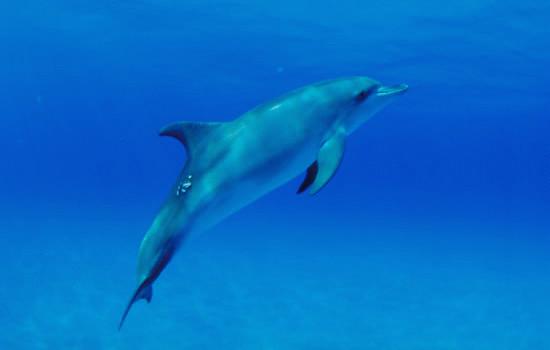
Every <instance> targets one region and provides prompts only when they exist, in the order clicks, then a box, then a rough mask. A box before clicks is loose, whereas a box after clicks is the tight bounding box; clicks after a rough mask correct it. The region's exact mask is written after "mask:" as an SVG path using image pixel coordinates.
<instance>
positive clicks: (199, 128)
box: [160, 122, 223, 155]
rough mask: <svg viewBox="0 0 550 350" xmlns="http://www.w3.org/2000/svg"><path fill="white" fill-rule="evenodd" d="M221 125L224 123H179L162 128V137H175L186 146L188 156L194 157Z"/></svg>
mask: <svg viewBox="0 0 550 350" xmlns="http://www.w3.org/2000/svg"><path fill="white" fill-rule="evenodd" d="M221 125H223V123H217V122H210V123H204V122H177V123H173V124H170V125H167V126H165V127H164V128H162V129H161V130H160V136H172V137H175V138H176V139H178V140H179V141H180V142H181V143H182V144H183V145H184V146H185V149H186V150H187V152H188V155H192V154H193V153H194V152H195V150H196V149H197V148H198V147H199V145H200V143H201V142H203V141H204V140H205V139H207V138H208V137H209V136H210V135H211V134H212V132H213V131H214V130H215V129H217V128H219V127H220V126H221Z"/></svg>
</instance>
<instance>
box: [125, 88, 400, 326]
mask: <svg viewBox="0 0 550 350" xmlns="http://www.w3.org/2000/svg"><path fill="white" fill-rule="evenodd" d="M407 88H408V87H407V85H404V84H403V85H397V86H383V85H381V84H380V83H379V82H377V81H375V80H372V79H369V78H367V77H352V78H343V79H336V80H330V81H324V82H320V83H316V84H313V85H309V86H306V87H303V88H301V89H298V90H295V91H293V92H290V93H288V94H287V95H284V96H282V97H279V98H277V99H275V100H273V101H271V102H268V103H265V104H263V105H260V106H258V107H256V108H254V109H252V110H251V111H249V112H247V113H245V114H243V115H242V116H240V117H239V118H237V119H235V120H233V121H231V122H225V123H202V122H198V123H194V122H179V123H175V124H172V125H169V126H167V127H165V128H164V129H162V130H161V132H160V134H161V135H163V136H172V137H175V138H176V139H178V140H179V141H180V142H181V143H183V145H184V146H185V148H186V150H187V162H186V164H185V166H184V168H183V170H182V171H181V173H180V175H179V177H178V180H177V182H176V184H175V185H174V187H173V188H172V190H171V191H170V194H169V196H168V199H167V200H166V203H165V204H164V205H163V207H162V208H161V210H160V212H159V213H158V215H157V217H156V218H155V220H154V221H153V224H152V225H151V227H150V228H149V230H148V231H147V233H146V235H145V237H144V238H143V241H142V242H141V246H140V249H139V257H138V264H137V288H136V290H135V292H134V294H133V295H132V297H131V298H130V301H129V303H128V306H127V307H126V309H125V311H124V314H123V315H122V318H121V320H120V324H119V329H120V328H121V327H122V324H123V323H124V320H125V318H126V316H127V314H128V311H129V310H130V308H131V306H132V305H133V304H134V303H135V302H136V301H137V300H139V299H146V300H147V301H148V302H149V301H151V297H152V284H153V282H155V280H156V279H157V278H158V277H159V275H160V273H161V272H162V270H163V269H164V268H165V267H166V265H167V264H168V263H169V262H170V260H171V259H172V257H173V255H174V253H175V252H176V251H177V250H178V248H179V247H180V245H181V243H182V241H183V240H184V238H186V237H187V236H189V235H190V234H191V233H196V232H200V231H204V230H206V229H208V228H210V227H212V226H213V225H215V224H217V223H218V222H220V221H221V220H223V219H224V218H225V217H227V216H228V215H230V214H232V213H234V212H236V211H238V210H239V209H241V208H243V207H244V206H246V205H247V204H249V203H251V202H253V201H254V200H256V199H258V198H260V197H262V196H263V195H265V194H266V193H268V192H270V191H271V190H273V189H275V188H277V187H279V186H281V185H283V184H284V183H286V182H288V181H289V180H291V179H292V178H294V177H296V176H297V175H299V174H300V173H302V172H303V171H304V170H306V176H305V178H304V181H303V183H302V185H301V186H300V188H299V189H298V193H302V192H304V191H306V190H309V193H310V194H315V193H317V192H318V191H319V190H320V189H321V188H323V187H324V186H325V185H326V184H327V183H328V182H329V181H330V179H331V178H332V177H333V176H334V174H335V172H336V170H337V169H338V166H339V165H340V162H341V160H342V156H343V154H344V144H345V139H346V137H347V136H348V135H349V134H351V133H352V132H353V131H355V130H356V129H357V128H358V127H359V126H360V125H362V124H363V123H364V122H366V121H367V120H368V119H369V118H370V117H371V116H372V115H374V114H375V113H376V112H378V111H379V110H380V109H382V108H383V107H384V106H386V105H387V104H388V103H389V102H391V101H392V100H393V99H394V98H395V97H396V96H399V95H401V94H403V93H404V92H405V91H406V90H407Z"/></svg>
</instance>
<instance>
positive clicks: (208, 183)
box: [193, 137, 319, 231]
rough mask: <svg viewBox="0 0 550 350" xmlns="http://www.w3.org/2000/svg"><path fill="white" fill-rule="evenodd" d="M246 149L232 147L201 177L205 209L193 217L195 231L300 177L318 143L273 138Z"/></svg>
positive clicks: (306, 139)
mask: <svg viewBox="0 0 550 350" xmlns="http://www.w3.org/2000/svg"><path fill="white" fill-rule="evenodd" d="M259 141H261V140H259ZM243 144H244V143H243ZM247 146H248V147H246V148H244V147H242V148H241V147H239V145H237V146H236V147H234V148H233V149H232V150H231V152H229V153H228V155H227V156H226V157H225V158H224V159H223V160H222V161H221V162H220V163H219V164H217V165H216V166H214V167H213V168H212V169H210V171H209V172H208V173H207V174H205V175H204V178H203V181H204V183H203V184H202V185H201V186H200V191H201V192H203V193H204V194H205V195H204V197H203V198H204V205H203V206H201V207H202V210H201V212H200V213H196V217H195V219H196V225H195V230H198V231H202V230H205V229H208V228H209V227H211V226H213V225H215V224H217V223H218V222H220V221H221V220H223V219H224V218H225V217H227V216H229V215H231V214H233V213H234V212H236V211H238V210H239V209H241V208H243V207H244V206H246V205H248V204H250V203H251V202H253V201H255V200H257V199H259V198H260V197H262V196H264V195H265V194H267V193H268V192H270V191H272V190H274V189H275V188H277V187H279V186H281V185H283V184H285V183H286V182H288V181H290V180H291V179H293V178H294V177H296V176H297V175H299V174H301V173H303V172H304V171H305V170H306V169H307V167H308V166H309V165H310V164H311V163H312V162H313V161H314V159H315V157H316V154H317V152H318V148H319V140H318V137H307V138H303V137H295V138H292V137H287V138H286V139H277V138H274V139H273V140H271V141H263V142H249V143H248V144H247ZM194 186H195V185H194ZM193 190H195V188H194V189H193Z"/></svg>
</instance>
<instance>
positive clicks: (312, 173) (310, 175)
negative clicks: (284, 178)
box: [296, 161, 319, 194]
mask: <svg viewBox="0 0 550 350" xmlns="http://www.w3.org/2000/svg"><path fill="white" fill-rule="evenodd" d="M318 170H319V166H318V164H317V161H314V162H313V163H312V164H311V165H310V166H309V167H308V168H307V171H306V177H305V178H304V181H302V184H301V185H300V187H299V188H298V191H296V193H297V194H300V193H302V192H304V191H305V190H307V188H308V187H309V186H311V184H312V183H313V181H315V177H317V172H318Z"/></svg>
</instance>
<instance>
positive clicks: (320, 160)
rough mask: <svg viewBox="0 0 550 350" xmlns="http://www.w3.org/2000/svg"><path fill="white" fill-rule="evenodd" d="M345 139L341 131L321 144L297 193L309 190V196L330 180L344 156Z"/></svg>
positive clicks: (344, 134)
mask: <svg viewBox="0 0 550 350" xmlns="http://www.w3.org/2000/svg"><path fill="white" fill-rule="evenodd" d="M345 137H346V133H345V132H344V131H343V130H342V131H337V132H336V133H335V134H334V135H332V136H331V137H330V138H329V139H327V140H326V141H325V143H323V145H322V146H321V149H320V150H319V153H318V154H317V160H316V161H315V162H314V163H313V164H312V165H310V167H309V168H308V169H307V173H306V177H305V179H304V181H303V182H302V185H301V186H300V188H299V189H298V193H302V192H303V191H305V190H306V189H307V188H309V194H311V195H313V194H315V193H317V192H319V191H320V190H321V188H323V187H325V185H326V184H327V183H328V182H329V181H330V179H332V177H333V176H334V174H335V173H336V170H338V167H339V166H340V163H341V162H342V157H343V156H344V144H345Z"/></svg>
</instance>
